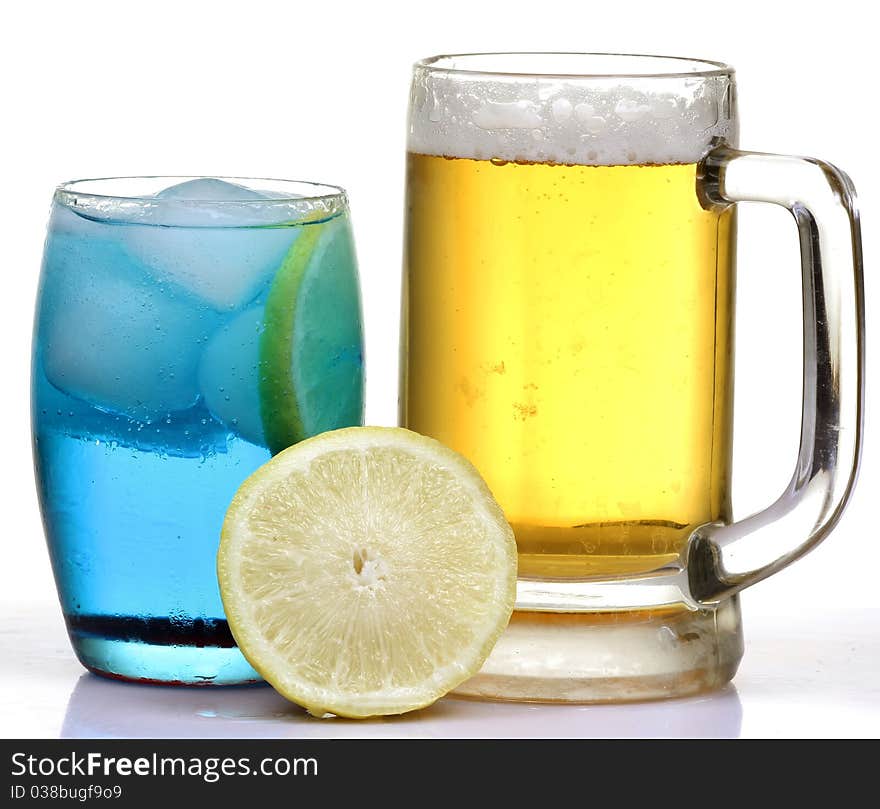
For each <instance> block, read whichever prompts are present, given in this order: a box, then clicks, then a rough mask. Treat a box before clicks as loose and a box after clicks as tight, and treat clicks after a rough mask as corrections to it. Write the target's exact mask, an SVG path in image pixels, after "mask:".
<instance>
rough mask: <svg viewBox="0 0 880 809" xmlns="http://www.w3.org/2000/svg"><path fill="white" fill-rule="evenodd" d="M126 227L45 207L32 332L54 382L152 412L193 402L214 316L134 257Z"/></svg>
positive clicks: (131, 410)
mask: <svg viewBox="0 0 880 809" xmlns="http://www.w3.org/2000/svg"><path fill="white" fill-rule="evenodd" d="M76 220H80V222H79V223H77V221H76ZM125 230H127V228H126V227H124V226H120V225H109V224H97V223H93V222H88V221H86V220H82V219H81V218H80V217H78V216H77V215H76V214H73V213H72V212H70V211H60V212H57V215H55V216H53V220H52V225H51V227H50V235H49V239H48V242H47V248H46V258H45V265H44V276H43V287H42V293H41V304H40V314H39V333H38V337H37V339H38V345H39V350H40V352H41V357H42V364H43V368H44V369H45V373H46V377H47V378H48V380H49V381H50V382H51V383H52V384H53V385H55V386H56V387H57V388H59V389H60V390H62V391H64V392H66V393H69V394H71V395H73V396H76V397H78V398H80V399H83V400H85V401H87V402H89V403H91V404H93V405H95V406H97V407H100V408H103V409H106V410H110V411H114V412H118V413H123V414H125V415H128V416H130V417H132V418H137V419H141V420H151V419H155V418H158V417H161V416H163V415H165V414H166V413H169V412H172V411H179V410H184V409H186V408H189V407H191V406H192V405H194V404H195V402H196V401H197V399H198V395H199V391H198V386H197V382H196V372H197V368H198V362H199V357H200V356H201V352H202V349H203V348H204V345H205V343H206V342H207V339H208V336H209V335H210V334H211V333H212V332H213V331H214V330H215V329H216V328H217V326H218V325H219V321H220V316H219V315H218V314H217V313H215V312H214V311H212V310H211V309H209V308H207V307H205V306H204V304H201V303H200V302H199V301H198V300H197V299H195V298H193V297H192V296H189V295H186V294H185V293H183V292H182V291H181V290H179V289H176V288H174V287H172V286H171V285H169V284H163V283H161V282H157V280H156V279H155V278H153V277H151V276H150V275H149V273H148V272H147V270H146V268H144V267H143V266H141V265H139V264H138V263H137V262H135V261H133V260H132V258H131V257H130V256H129V255H128V253H126V252H125V251H124V250H123V249H122V247H121V246H120V241H121V240H120V238H119V237H120V236H121V235H122V233H123V232H124V231H125Z"/></svg>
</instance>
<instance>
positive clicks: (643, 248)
mask: <svg viewBox="0 0 880 809" xmlns="http://www.w3.org/2000/svg"><path fill="white" fill-rule="evenodd" d="M696 181H697V167H696V165H695V164H693V163H689V164H671V165H611V166H606V165H602V166H591V165H560V164H554V163H536V162H525V161H523V162H515V161H503V160H478V159H469V158H449V157H441V156H434V155H426V154H416V153H410V154H409V157H408V186H407V200H408V202H407V206H408V215H407V223H408V224H407V235H406V256H405V295H404V306H405V310H406V311H405V312H404V324H405V330H404V334H405V343H404V350H403V358H404V359H403V363H404V367H403V368H402V379H403V389H402V396H401V423H402V424H403V425H405V426H407V427H409V428H411V429H413V430H417V431H419V432H421V433H425V434H427V435H430V436H434V437H435V438H438V439H439V440H441V441H443V442H444V443H446V444H448V445H449V446H451V447H453V448H454V449H456V450H458V451H459V452H461V453H463V454H464V455H465V456H466V457H468V458H469V459H470V460H471V461H472V462H473V463H474V464H475V466H476V467H477V468H478V469H479V471H480V472H481V473H482V474H483V476H484V477H485V479H486V481H487V483H488V484H489V486H490V488H491V489H492V491H493V492H494V494H495V496H496V498H497V499H498V501H499V503H500V504H501V506H502V508H503V509H504V510H505V513H506V515H507V517H508V519H509V520H510V522H511V524H512V525H513V528H514V531H515V533H516V538H517V543H518V545H519V552H520V576H521V577H530V578H585V577H591V576H608V575H612V574H628V573H636V572H642V571H648V570H652V569H655V568H657V567H659V566H662V565H663V564H664V563H666V562H668V561H670V560H672V559H674V558H675V557H676V556H677V554H678V553H679V551H680V549H681V548H682V546H683V543H684V542H685V540H686V538H687V536H688V534H689V532H690V531H691V530H692V529H693V528H694V527H696V526H697V525H700V524H702V523H705V522H707V521H711V520H716V519H725V520H726V519H728V518H729V516H730V492H729V481H730V469H729V463H730V461H729V459H730V457H731V449H730V442H731V415H732V412H731V408H732V403H731V392H732V383H731V371H732V368H731V363H732V344H731V339H732V333H731V320H732V295H733V271H732V261H733V255H732V252H733V235H734V221H733V213H732V209H727V210H726V211H725V212H720V213H719V212H717V211H709V210H705V209H704V208H703V207H702V206H701V204H700V202H699V200H698V197H697V193H696Z"/></svg>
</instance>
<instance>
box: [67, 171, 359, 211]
mask: <svg viewBox="0 0 880 809" xmlns="http://www.w3.org/2000/svg"><path fill="white" fill-rule="evenodd" d="M129 180H130V181H148V180H157V181H165V180H167V181H168V182H169V183H170V184H174V183H180V182H187V181H190V180H223V181H224V182H230V183H236V184H238V183H254V182H257V183H259V182H265V183H275V184H279V185H284V186H302V187H308V188H312V189H323V191H322V193H312V194H295V193H294V192H292V191H291V192H290V196H272V197H265V198H260V199H255V198H254V197H242V198H241V199H235V198H231V199H218V200H211V199H196V198H193V199H186V198H179V197H174V198H171V199H163V198H161V197H156V196H155V195H151V194H118V193H116V194H109V193H107V194H104V193H100V192H98V191H94V190H90V189H86V190H83V189H81V188H79V187H78V186H87V185H88V184H91V183H96V184H97V183H113V182H119V183H122V182H125V181H129ZM58 194H71V195H75V196H76V197H77V198H81V199H93V200H95V201H101V202H120V203H139V202H143V203H152V204H156V203H160V204H161V203H173V204H174V205H175V206H187V205H193V206H213V205H218V206H222V205H237V206H241V205H248V206H251V205H252V206H260V205H266V204H284V203H310V202H325V203H326V202H328V201H331V200H334V198H335V199H337V200H338V201H339V202H343V203H345V202H347V199H348V196H347V194H346V191H345V189H344V188H342V186H338V185H331V184H329V183H319V182H315V181H313V180H286V179H282V178H278V177H242V176H235V177H233V176H230V175H225V174H193V175H188V174H132V175H119V176H113V177H84V178H81V179H76V180H66V181H65V182H63V183H59V184H58V185H57V186H55V195H56V196H57V195H58Z"/></svg>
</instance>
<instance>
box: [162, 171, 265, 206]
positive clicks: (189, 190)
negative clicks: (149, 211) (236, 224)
mask: <svg viewBox="0 0 880 809" xmlns="http://www.w3.org/2000/svg"><path fill="white" fill-rule="evenodd" d="M156 197H158V198H159V199H185V200H191V201H198V202H241V201H244V200H249V199H271V198H277V195H276V194H273V193H271V192H262V191H254V190H253V189H251V188H246V187H245V186H243V185H239V184H238V183H230V182H227V181H226V180H217V179H215V178H214V177H198V178H196V179H195V180H186V181H185V182H182V183H177V185H171V186H168V188H164V189H162V190H161V191H159V192H158V193H157V194H156Z"/></svg>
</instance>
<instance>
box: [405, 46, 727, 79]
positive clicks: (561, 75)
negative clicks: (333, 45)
mask: <svg viewBox="0 0 880 809" xmlns="http://www.w3.org/2000/svg"><path fill="white" fill-rule="evenodd" d="M496 56H497V57H516V56H522V57H527V58H528V57H535V56H543V57H590V58H593V59H597V58H598V59H605V58H607V59H608V60H609V61H616V60H619V59H632V60H637V61H644V62H645V63H646V65H650V64H651V63H652V62H655V63H656V62H660V61H661V60H662V61H667V62H669V61H671V62H675V63H681V66H682V69H681V70H650V69H649V70H644V71H641V70H636V71H619V70H608V71H595V70H590V71H584V72H562V71H560V72H557V71H550V70H548V71H546V72H545V71H531V72H530V71H516V70H494V69H486V68H470V67H458V66H456V67H444V66H443V65H442V64H440V63H441V62H442V61H444V60H459V61H462V60H464V61H467V60H474V61H476V60H478V59H484V58H487V57H489V58H491V57H496ZM685 65H691V69H684V66H685ZM413 68H414V69H419V68H422V69H425V70H430V71H436V72H438V73H444V74H451V75H462V76H487V77H493V76H494V77H499V78H504V77H507V78H521V79H527V78H541V79H687V78H712V77H721V76H728V77H732V76H733V75H734V73H735V71H734V69H733V66H732V65H729V64H727V63H725V62H718V61H715V60H713V59H701V58H695V57H690V56H665V55H662V54H648V53H615V52H601V51H486V52H474V53H447V54H438V55H436V56H428V57H426V58H424V59H419V60H418V61H417V62H416V63H415V64H414V65H413Z"/></svg>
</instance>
